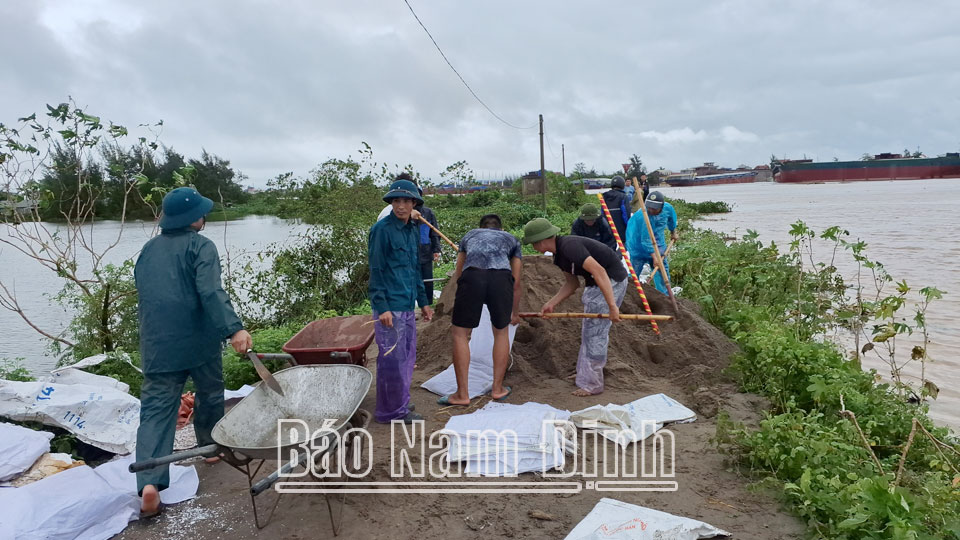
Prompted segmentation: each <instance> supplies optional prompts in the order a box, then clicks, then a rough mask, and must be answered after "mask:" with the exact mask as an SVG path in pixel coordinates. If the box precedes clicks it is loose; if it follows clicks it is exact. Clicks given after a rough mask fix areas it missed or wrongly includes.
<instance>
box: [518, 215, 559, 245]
mask: <svg viewBox="0 0 960 540" xmlns="http://www.w3.org/2000/svg"><path fill="white" fill-rule="evenodd" d="M558 232H560V227H557V226H555V225H554V224H553V223H550V221H549V220H548V219H546V218H542V217H538V218H536V219H531V220H530V221H529V222H528V223H527V224H526V225H524V226H523V243H524V244H532V243H534V242H539V241H541V240H546V239H547V238H550V237H551V236H556V235H557V233H558Z"/></svg>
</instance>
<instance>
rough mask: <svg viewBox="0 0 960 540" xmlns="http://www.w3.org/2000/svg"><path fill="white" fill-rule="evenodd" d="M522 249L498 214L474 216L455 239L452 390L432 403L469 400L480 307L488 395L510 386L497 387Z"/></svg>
mask: <svg viewBox="0 0 960 540" xmlns="http://www.w3.org/2000/svg"><path fill="white" fill-rule="evenodd" d="M521 252H522V248H521V247H520V242H519V241H518V240H517V238H516V237H515V236H513V235H512V234H510V233H508V232H505V231H504V230H503V224H502V223H501V221H500V216H498V215H496V214H487V215H485V216H483V217H482V218H480V228H478V229H473V230H471V231H469V232H468V233H467V234H466V235H464V237H463V240H461V241H460V251H459V253H457V266H456V268H455V269H454V271H453V278H452V279H454V280H456V282H457V295H456V298H455V299H454V303H453V315H452V324H453V370H454V372H455V373H456V376H457V391H456V393H453V394H450V395H449V396H443V397H441V398H440V399H438V400H437V404H438V405H469V404H470V391H469V388H468V379H469V377H468V375H469V373H470V331H471V330H472V329H474V328H476V327H477V326H479V325H480V317H481V315H482V313H483V306H484V304H486V306H487V309H488V310H489V311H490V323H491V326H492V327H493V388H491V390H490V397H492V398H493V399H494V400H496V401H503V400H505V399H507V396H509V395H510V392H511V391H512V389H511V388H510V387H509V386H503V378H504V376H505V375H506V373H507V363H508V362H509V361H510V331H509V328H508V325H510V324H520V315H519V308H520V295H521V290H522V289H521V279H522V275H523V261H522V260H521Z"/></svg>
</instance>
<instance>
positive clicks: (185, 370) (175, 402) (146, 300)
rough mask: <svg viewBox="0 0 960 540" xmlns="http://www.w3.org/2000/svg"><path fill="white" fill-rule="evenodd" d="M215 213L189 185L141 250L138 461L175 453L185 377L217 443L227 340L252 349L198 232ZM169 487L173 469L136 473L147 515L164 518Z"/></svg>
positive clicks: (203, 428)
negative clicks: (162, 498)
mask: <svg viewBox="0 0 960 540" xmlns="http://www.w3.org/2000/svg"><path fill="white" fill-rule="evenodd" d="M212 208H213V201H212V200H210V199H208V198H206V197H204V196H202V195H200V193H199V192H197V190H196V189H193V188H191V187H181V188H177V189H174V190H173V191H171V192H170V193H168V194H167V195H166V196H165V197H164V198H163V215H162V216H161V218H160V229H161V233H160V235H158V236H156V237H154V238H152V239H150V240H149V241H148V242H147V243H146V245H144V246H143V250H142V251H141V252H140V256H139V257H138V258H137V263H136V266H135V268H134V280H135V282H136V287H137V294H138V295H139V300H138V302H139V307H138V310H139V322H140V358H141V362H142V363H143V386H142V387H141V391H140V392H141V393H140V427H139V428H138V429H137V450H136V458H137V461H143V460H145V459H148V458H155V457H162V456H166V455H169V454H170V453H171V452H173V439H174V432H175V430H176V425H177V413H178V411H179V408H180V395H181V394H182V393H183V385H184V383H185V382H186V381H187V377H190V378H192V379H193V384H194V386H195V387H196V412H195V415H194V419H193V424H194V428H195V429H196V433H197V444H198V445H199V446H204V445H208V444H213V443H214V440H213V437H212V436H211V431H212V430H213V426H214V425H215V424H216V423H217V421H218V420H220V418H222V417H223V357H222V349H223V341H224V340H225V339H227V338H229V339H230V344H231V345H233V349H234V350H235V351H237V353H238V354H244V353H245V352H246V351H247V350H249V349H251V348H252V347H253V340H252V339H251V337H250V334H249V333H248V332H247V331H246V330H244V329H243V323H242V322H241V321H240V318H239V317H237V314H236V312H235V311H234V309H233V306H232V305H231V304H230V298H229V297H228V296H227V293H226V292H225V291H224V290H223V286H222V285H221V282H220V255H219V254H218V253H217V246H216V245H214V243H213V241H211V240H210V239H209V238H207V237H205V236H201V235H200V234H197V233H198V232H199V231H200V230H202V229H203V226H204V224H205V222H206V221H205V216H206V215H207V214H208V213H209V212H210V210H211V209H212ZM217 460H218V458H208V459H207V461H208V462H210V463H213V462H215V461H217ZM169 484H170V472H169V467H167V466H162V467H157V468H154V469H149V470H146V471H140V472H138V473H137V491H138V493H139V494H140V495H141V496H142V501H141V506H140V510H141V515H142V516H143V517H151V516H154V515H156V514H158V513H159V511H160V496H159V492H160V491H162V490H164V489H166V488H167V487H168V486H169Z"/></svg>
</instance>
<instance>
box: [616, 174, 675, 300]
mask: <svg viewBox="0 0 960 540" xmlns="http://www.w3.org/2000/svg"><path fill="white" fill-rule="evenodd" d="M644 205H645V206H646V208H647V215H648V216H649V217H650V228H652V229H653V234H654V236H655V238H656V239H657V247H658V248H660V249H659V251H660V255H661V256H663V254H664V252H665V251H666V250H667V241H666V240H667V239H666V234H665V231H667V230H668V229H669V230H670V238H671V239H672V240H673V241H676V240H677V212H676V210H674V209H673V205H671V204H670V203H668V202H666V201H665V200H663V194H662V193H660V192H659V191H651V192H650V195H648V196H647V200H646V202H645V203H644ZM627 251H629V252H630V262H632V263H633V267H634V268H635V269H637V270H639V269H640V268H642V267H643V265H644V263H646V264H649V265H650V268H652V269H653V271H654V272H656V277H654V278H653V283H654V285H655V286H656V287H657V290H658V291H660V292H662V293H663V294H667V286H666V284H665V283H664V281H663V276H661V275H660V272H659V271H657V269H656V265H655V264H654V261H653V243H652V242H651V241H650V233H649V232H647V224H646V223H645V222H644V221H643V216H635V217H634V219H631V220H630V223H629V224H628V225H627ZM663 267H664V268H665V269H666V271H667V275H668V276H669V275H670V265H669V264H668V263H667V260H666V259H664V260H663Z"/></svg>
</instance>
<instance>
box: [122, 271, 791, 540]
mask: <svg viewBox="0 0 960 540" xmlns="http://www.w3.org/2000/svg"><path fill="white" fill-rule="evenodd" d="M524 276H525V283H524V291H525V298H524V300H523V302H522V304H521V310H522V311H539V308H540V305H542V303H543V302H544V301H546V299H548V298H549V297H550V296H551V295H552V294H553V293H554V292H555V291H556V289H557V288H559V287H560V285H561V283H562V278H561V276H560V272H559V269H557V268H556V267H554V266H552V265H551V264H549V261H548V260H546V258H541V257H528V258H526V259H525V266H524ZM454 290H455V286H454V285H452V284H451V285H448V286H447V287H446V288H445V289H444V291H443V293H442V295H441V298H440V299H439V300H438V302H437V305H436V308H437V317H436V319H435V320H434V321H433V322H431V323H425V322H422V321H421V322H419V323H418V328H419V330H418V355H417V358H418V360H417V361H418V366H417V370H416V371H415V373H414V384H413V390H412V392H411V396H412V397H411V399H412V402H413V403H414V404H415V405H416V410H417V411H418V412H420V413H421V414H423V415H424V417H425V418H426V420H427V424H426V426H427V430H428V432H429V431H434V430H438V429H440V428H442V427H443V426H444V424H445V422H446V420H447V419H448V418H449V417H450V414H464V413H467V412H470V411H472V410H475V409H476V408H478V407H480V406H482V405H483V404H484V403H486V402H487V401H488V400H489V398H487V397H484V398H479V399H475V400H474V401H475V404H474V405H473V406H472V407H471V409H450V408H441V407H439V406H438V405H436V403H435V402H436V398H437V396H435V395H433V394H431V393H429V392H427V391H425V390H423V389H421V388H419V385H420V384H421V383H423V382H424V381H425V380H427V379H429V378H430V377H432V376H433V375H435V374H436V373H438V372H439V371H441V370H442V369H444V368H445V367H446V366H447V365H449V363H450V334H449V326H450V307H451V306H452V299H453V294H454ZM581 290H582V289H581ZM647 295H648V298H649V300H650V303H651V306H652V309H653V311H654V312H655V313H665V314H672V313H673V310H672V307H671V306H670V302H669V300H668V299H667V298H666V297H664V296H662V295H660V294H659V293H657V292H656V291H655V290H653V288H652V287H650V288H649V290H648V292H647ZM557 311H582V307H581V305H580V302H579V291H578V293H577V294H576V295H574V296H573V297H571V298H570V299H568V300H567V301H566V302H564V303H563V304H561V305H560V307H559V308H558V309H557ZM621 311H622V312H623V313H642V312H643V308H642V304H640V301H639V296H638V295H637V293H636V291H635V290H633V289H632V287H631V289H630V290H628V292H627V295H626V299H625V300H624V304H623V307H622V309H621ZM679 315H680V316H679V317H678V319H677V320H675V321H670V322H665V323H661V331H662V332H661V335H660V336H657V335H655V334H654V333H653V331H652V330H651V328H650V325H649V324H647V323H634V322H629V323H627V322H624V323H620V324H618V325H615V326H614V327H613V330H612V331H611V345H610V353H609V361H608V365H607V370H606V373H605V378H606V387H607V388H606V391H605V392H604V393H603V394H601V395H597V396H591V397H587V398H578V397H574V396H572V395H571V392H572V391H573V390H574V389H575V387H574V385H573V383H572V381H570V380H568V379H566V377H567V375H569V374H571V373H573V372H574V370H575V365H576V359H577V351H578V348H579V344H580V323H579V321H575V320H549V321H548V320H539V319H534V320H526V321H525V322H524V323H522V324H521V327H520V328H519V329H518V331H517V336H516V342H515V344H514V347H513V359H514V367H513V368H512V369H511V371H510V372H508V374H507V381H506V382H507V384H509V385H511V386H512V387H513V394H512V395H511V396H510V398H509V400H508V401H509V402H510V403H515V404H522V403H525V402H530V401H533V402H538V403H546V404H549V405H552V406H553V407H556V408H558V409H566V410H570V411H576V410H579V409H583V408H586V407H589V406H591V405H596V404H607V403H620V404H622V403H627V402H630V401H633V400H636V399H638V398H640V397H643V396H646V395H649V394H655V393H660V392H662V393H665V394H667V395H669V396H671V397H673V398H674V399H676V400H678V401H680V402H681V403H683V404H685V405H687V406H688V407H690V408H692V409H694V410H695V411H696V412H697V413H698V417H697V420H696V421H695V422H693V423H688V424H678V425H671V426H669V429H670V430H671V431H672V432H673V433H674V436H675V440H676V453H675V457H674V462H673V465H674V467H675V472H676V477H675V478H674V479H675V480H676V481H677V484H678V489H677V491H674V492H606V493H599V492H597V491H595V490H593V489H584V490H582V491H581V492H580V493H576V494H562V495H558V494H532V493H525V494H506V495H504V494H485V495H462V494H444V495H438V494H430V495H423V494H399V495H397V494H350V495H347V496H346V499H345V503H344V505H343V507H342V508H343V514H342V528H341V530H340V538H346V539H353V538H357V539H360V538H363V539H380V538H382V539H406V538H420V539H437V540H441V539H442V540H449V539H451V538H563V537H564V536H565V535H566V534H567V533H568V532H569V531H570V530H571V529H572V528H573V527H574V526H575V525H576V524H577V523H578V522H579V521H580V520H581V519H583V517H584V516H586V514H587V513H588V512H589V511H590V510H591V509H592V508H593V506H594V505H595V504H596V503H597V501H599V500H600V498H601V497H603V496H606V497H611V498H615V499H619V500H622V501H625V502H628V503H632V504H639V505H643V506H647V507H650V508H654V509H657V510H661V511H665V512H670V513H672V514H677V515H681V516H685V517H690V518H694V519H699V520H702V521H705V522H707V523H709V524H711V525H714V526H716V527H719V528H721V529H724V530H726V531H729V532H730V533H732V535H733V536H732V537H733V538H737V539H792V538H800V537H802V536H803V532H804V525H803V523H802V522H800V521H799V520H798V519H797V518H795V517H793V516H792V515H791V514H789V513H788V512H787V511H786V510H785V509H783V508H782V507H781V506H780V504H779V503H778V502H777V501H776V500H775V499H774V498H773V496H772V495H771V494H769V493H764V492H758V491H757V490H754V489H748V485H749V484H750V479H748V478H744V477H742V476H740V475H738V474H737V473H736V472H733V471H731V470H729V466H728V464H727V463H726V462H725V459H724V457H723V456H721V455H720V454H718V452H717V451H716V449H715V447H714V445H713V444H712V443H711V438H712V437H713V436H714V435H715V432H716V423H715V421H714V419H715V417H716V413H717V411H718V410H724V411H727V412H728V413H729V415H730V417H731V418H732V419H734V420H739V421H744V422H747V423H748V424H749V423H753V422H756V421H757V420H758V418H759V416H760V411H761V410H762V409H763V407H764V402H763V400H762V399H761V398H758V397H756V396H751V395H748V394H742V393H738V392H736V389H735V386H734V385H732V384H731V383H730V382H729V381H728V380H727V379H726V378H725V377H724V376H723V374H722V370H723V368H724V367H726V366H727V365H728V363H729V357H730V355H731V354H732V353H734V352H735V351H736V347H735V346H734V345H733V344H732V343H731V342H730V341H729V340H727V339H726V337H724V336H723V334H722V333H720V332H719V330H717V329H716V328H713V327H712V326H710V325H709V324H708V323H706V322H705V321H703V320H702V319H701V318H700V317H699V316H698V315H697V309H696V305H695V304H693V303H691V302H686V301H682V302H681V306H680V314H679ZM376 354H377V350H376V345H375V344H374V345H371V347H370V349H369V350H368V351H367V357H368V358H369V359H370V362H369V365H368V367H369V368H370V369H371V371H373V372H374V374H375V373H376V366H375V361H374V360H375V358H376ZM375 400H376V388H375V384H374V386H373V387H371V389H370V392H369V394H368V395H367V397H366V398H365V399H364V401H363V404H362V405H361V408H363V409H367V410H369V411H373V409H374V403H375ZM370 433H371V435H372V437H373V442H374V458H373V461H374V467H373V479H376V480H389V475H388V471H389V460H390V451H389V441H390V427H389V426H385V425H379V424H376V423H373V424H371V426H370ZM607 444H608V445H611V446H612V443H609V442H608V443H607ZM648 444H649V443H648ZM599 461H602V460H599ZM271 465H272V464H268V465H267V466H266V467H265V469H267V468H270V466H271ZM197 467H198V469H199V474H200V489H199V492H198V496H197V497H196V498H195V499H194V500H192V501H188V502H185V503H181V504H179V505H175V506H172V507H169V508H167V509H166V510H165V512H164V513H163V514H162V515H161V516H160V517H158V518H156V519H154V520H151V521H149V522H134V523H131V524H130V526H128V527H127V529H126V530H125V531H124V532H123V533H122V534H121V535H119V536H118V537H117V538H131V539H133V538H139V539H158V540H159V539H177V538H184V539H186V538H190V539H198V538H199V539H213V538H222V537H230V538H234V539H243V538H290V539H294V538H318V537H329V536H332V534H331V528H330V527H331V520H330V517H329V515H328V511H327V502H326V501H325V499H324V495H320V494H287V495H285V496H283V497H282V498H281V499H280V501H279V505H278V507H277V510H276V513H275V515H274V517H273V519H272V521H271V522H270V524H269V525H267V527H266V528H265V529H263V530H262V531H257V529H256V527H255V526H254V520H253V513H252V509H251V504H250V497H249V495H248V491H247V482H246V479H245V478H244V475H243V474H242V473H240V472H237V471H236V470H234V469H233V468H231V467H230V466H228V465H226V464H223V463H221V464H218V465H205V464H202V463H198V464H197ZM266 472H270V471H266ZM263 474H265V473H261V475H263ZM518 480H521V481H533V480H542V478H541V477H540V476H539V475H535V474H533V473H525V474H523V475H521V476H520V478H519V479H518ZM568 480H581V478H580V477H574V478H572V479H568ZM276 497H277V494H276V493H274V492H272V491H271V492H266V493H264V494H261V495H260V496H258V497H257V503H258V506H259V508H260V509H261V510H260V511H261V513H267V512H269V510H270V507H271V506H272V505H273V503H274V501H275V500H276ZM331 499H332V505H333V508H334V510H335V511H336V510H338V509H339V508H340V505H339V504H340V503H339V502H338V500H337V499H336V498H334V497H331ZM531 513H534V514H536V513H540V514H543V516H541V517H545V518H548V519H539V518H535V517H532V516H531Z"/></svg>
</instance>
